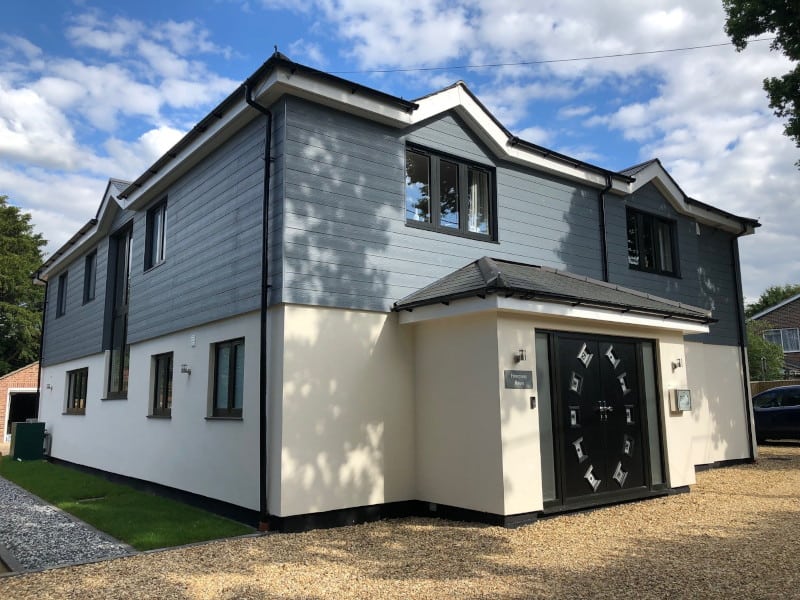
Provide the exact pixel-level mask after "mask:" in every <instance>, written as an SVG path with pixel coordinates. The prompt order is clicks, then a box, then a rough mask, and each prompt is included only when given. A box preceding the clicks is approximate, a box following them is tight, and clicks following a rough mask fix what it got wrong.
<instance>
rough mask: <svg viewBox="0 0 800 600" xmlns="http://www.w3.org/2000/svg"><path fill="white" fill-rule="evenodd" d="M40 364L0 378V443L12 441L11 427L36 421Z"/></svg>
mask: <svg viewBox="0 0 800 600" xmlns="http://www.w3.org/2000/svg"><path fill="white" fill-rule="evenodd" d="M38 392H39V363H31V364H29V365H27V366H25V367H21V368H19V369H17V370H15V371H11V373H6V374H5V375H3V376H2V377H0V443H5V442H10V441H11V425H12V424H13V423H18V422H20V421H21V422H25V421H26V420H27V419H35V418H36V416H37V414H38V411H39V394H38Z"/></svg>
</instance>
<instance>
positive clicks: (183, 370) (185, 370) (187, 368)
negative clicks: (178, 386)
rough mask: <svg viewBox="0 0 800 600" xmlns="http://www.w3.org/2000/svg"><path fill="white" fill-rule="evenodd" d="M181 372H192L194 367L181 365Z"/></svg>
mask: <svg viewBox="0 0 800 600" xmlns="http://www.w3.org/2000/svg"><path fill="white" fill-rule="evenodd" d="M181 373H186V374H187V375H191V374H192V369H191V367H189V365H181Z"/></svg>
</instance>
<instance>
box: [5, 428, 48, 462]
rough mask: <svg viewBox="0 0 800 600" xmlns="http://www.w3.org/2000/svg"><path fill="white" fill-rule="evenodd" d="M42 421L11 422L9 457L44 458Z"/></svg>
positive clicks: (16, 458)
mask: <svg viewBox="0 0 800 600" xmlns="http://www.w3.org/2000/svg"><path fill="white" fill-rule="evenodd" d="M43 448H44V423H12V425H11V458H13V459H14V460H42V458H44V451H43Z"/></svg>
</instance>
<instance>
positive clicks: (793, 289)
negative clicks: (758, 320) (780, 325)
mask: <svg viewBox="0 0 800 600" xmlns="http://www.w3.org/2000/svg"><path fill="white" fill-rule="evenodd" d="M795 294H800V285H798V284H796V283H787V284H786V285H771V286H770V287H768V288H767V289H766V290H764V291H763V292H762V293H761V295H760V296H759V297H758V300H756V301H755V302H753V303H752V304H748V305H747V306H746V307H745V309H744V316H746V317H748V318H750V317H752V316H753V315H755V314H758V313H760V312H761V311H762V310H764V309H766V308H769V307H770V306H775V305H776V304H778V302H783V301H784V300H786V299H787V298H791V297H792V296H794V295H795Z"/></svg>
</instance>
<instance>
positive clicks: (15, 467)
mask: <svg viewBox="0 0 800 600" xmlns="http://www.w3.org/2000/svg"><path fill="white" fill-rule="evenodd" d="M0 475H2V476H3V477H5V478H6V479H9V480H11V481H13V482H14V483H16V484H17V485H19V486H21V487H23V488H25V489H26V490H28V491H30V492H32V493H34V494H36V495H37V496H39V497H40V498H42V499H44V500H47V501H48V502H50V503H52V504H54V505H55V506H57V507H59V508H60V509H62V510H64V511H66V512H68V513H71V514H73V515H75V516H76V517H78V518H79V519H81V520H83V521H86V522H87V523H89V524H90V525H93V526H94V527H96V528H97V529H99V530H100V531H104V532H106V533H107V534H109V535H111V536H113V537H115V538H117V539H118V540H121V541H123V542H125V543H127V544H130V545H131V546H133V547H134V548H136V549H137V550H150V549H153V548H165V547H168V546H179V545H181V544H189V543H191V542H200V541H203V540H213V539H216V538H222V537H230V536H235V535H242V534H245V533H252V531H253V529H251V528H250V527H247V526H246V525H242V524H241V523H237V522H236V521H231V520H230V519H225V518H224V517H219V516H217V515H214V514H211V513H208V512H206V511H204V510H200V509H197V508H194V507H192V506H188V505H186V504H182V503H180V502H176V501H174V500H170V499H168V498H162V497H160V496H155V495H153V494H148V493H145V492H139V491H136V490H134V489H133V488H130V487H128V486H126V485H120V484H117V483H111V482H110V481H106V480H105V479H103V478H101V477H96V476H94V475H88V474H86V473H81V472H80V471H76V470H74V469H70V468H68V467H62V466H58V465H53V464H50V463H48V462H46V461H26V462H19V461H14V460H12V459H11V458H10V457H8V456H3V457H0Z"/></svg>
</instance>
